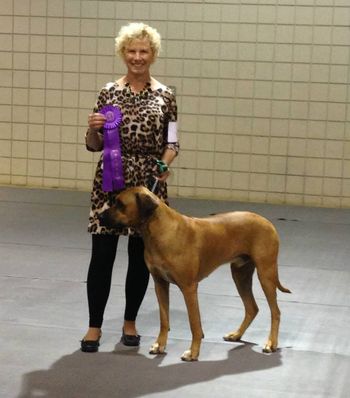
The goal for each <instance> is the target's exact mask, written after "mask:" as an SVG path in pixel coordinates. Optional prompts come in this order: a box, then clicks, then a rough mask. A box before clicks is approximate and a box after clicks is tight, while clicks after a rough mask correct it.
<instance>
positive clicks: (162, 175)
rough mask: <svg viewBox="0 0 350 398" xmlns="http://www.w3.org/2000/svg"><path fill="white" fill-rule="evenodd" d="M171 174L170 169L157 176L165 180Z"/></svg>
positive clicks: (160, 179) (161, 180)
mask: <svg viewBox="0 0 350 398" xmlns="http://www.w3.org/2000/svg"><path fill="white" fill-rule="evenodd" d="M169 175H170V171H169V169H168V170H167V171H164V173H162V174H159V176H157V177H156V178H157V179H158V180H159V181H160V182H164V181H165V180H166V179H167V178H168V177H169Z"/></svg>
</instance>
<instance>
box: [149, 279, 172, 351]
mask: <svg viewBox="0 0 350 398" xmlns="http://www.w3.org/2000/svg"><path fill="white" fill-rule="evenodd" d="M153 279H154V284H155V290H156V294H157V299H158V304H159V316H160V330H159V335H158V338H157V340H156V341H155V342H154V343H153V344H152V346H151V348H150V351H149V353H150V354H164V353H165V347H166V343H167V340H168V332H169V282H167V281H165V280H164V279H160V278H157V277H153Z"/></svg>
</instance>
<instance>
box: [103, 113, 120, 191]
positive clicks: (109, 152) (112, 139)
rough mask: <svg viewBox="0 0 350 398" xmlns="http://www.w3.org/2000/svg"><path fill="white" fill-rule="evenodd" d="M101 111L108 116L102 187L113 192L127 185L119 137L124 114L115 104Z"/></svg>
mask: <svg viewBox="0 0 350 398" xmlns="http://www.w3.org/2000/svg"><path fill="white" fill-rule="evenodd" d="M99 112H100V113H102V114H103V115H104V116H105V117H106V122H105V124H104V126H103V138H104V146H103V174H102V189H103V190H104V191H105V192H113V191H117V190H120V189H123V188H124V187H125V181H124V176H123V163H122V151H121V146H120V137H119V126H120V124H121V122H122V118H123V115H122V112H121V110H120V109H119V108H118V107H116V106H113V105H106V106H104V107H103V108H102V109H101V110H100V111H99Z"/></svg>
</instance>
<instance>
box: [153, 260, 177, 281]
mask: <svg viewBox="0 0 350 398" xmlns="http://www.w3.org/2000/svg"><path fill="white" fill-rule="evenodd" d="M146 261H147V260H146ZM147 265H148V268H149V271H150V273H151V274H152V275H153V276H154V277H156V278H160V279H163V280H165V281H167V282H169V283H175V284H176V281H175V278H174V277H173V275H172V272H171V271H170V269H169V268H168V267H167V266H166V265H164V264H161V263H157V262H154V261H151V262H150V261H147Z"/></svg>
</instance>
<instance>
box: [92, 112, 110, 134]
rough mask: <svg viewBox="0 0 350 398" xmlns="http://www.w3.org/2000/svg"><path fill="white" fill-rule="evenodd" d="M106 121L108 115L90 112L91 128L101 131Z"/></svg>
mask: <svg viewBox="0 0 350 398" xmlns="http://www.w3.org/2000/svg"><path fill="white" fill-rule="evenodd" d="M105 122H106V117H105V116H104V115H102V113H90V115H89V117H88V124H89V129H90V130H94V131H99V130H100V129H101V128H102V127H103V125H104V124H105Z"/></svg>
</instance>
